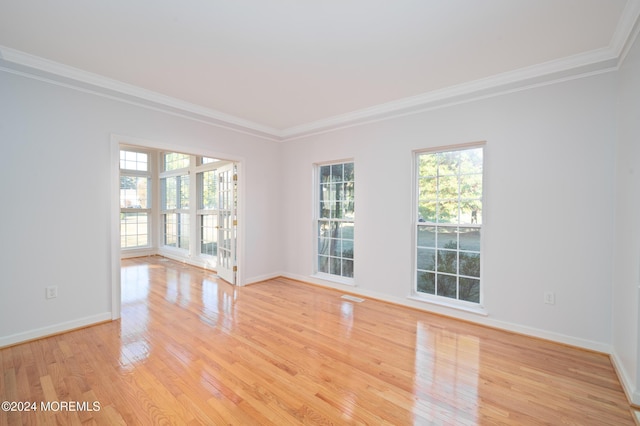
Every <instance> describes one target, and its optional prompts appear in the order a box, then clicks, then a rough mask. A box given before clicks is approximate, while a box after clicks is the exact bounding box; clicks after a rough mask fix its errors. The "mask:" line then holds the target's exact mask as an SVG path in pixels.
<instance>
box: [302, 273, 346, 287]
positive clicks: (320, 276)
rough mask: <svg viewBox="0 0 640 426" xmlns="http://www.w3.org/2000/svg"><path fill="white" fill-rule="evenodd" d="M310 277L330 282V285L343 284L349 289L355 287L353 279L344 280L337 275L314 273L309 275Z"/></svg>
mask: <svg viewBox="0 0 640 426" xmlns="http://www.w3.org/2000/svg"><path fill="white" fill-rule="evenodd" d="M311 277H313V278H316V279H319V280H323V281H330V282H332V283H337V284H344V285H348V286H351V287H354V286H355V285H356V282H355V280H354V279H353V278H345V277H339V276H337V275H331V274H323V273H322V272H319V273H315V274H313V275H311Z"/></svg>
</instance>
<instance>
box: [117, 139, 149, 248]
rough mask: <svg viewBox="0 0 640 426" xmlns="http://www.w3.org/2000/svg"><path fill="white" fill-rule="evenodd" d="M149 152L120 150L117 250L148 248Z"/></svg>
mask: <svg viewBox="0 0 640 426" xmlns="http://www.w3.org/2000/svg"><path fill="white" fill-rule="evenodd" d="M149 159H150V156H149V153H148V152H143V151H137V150H134V149H121V150H120V247H121V248H122V249H135V248H143V247H149V246H150V245H151V238H150V229H151V220H150V218H151V166H150V162H149Z"/></svg>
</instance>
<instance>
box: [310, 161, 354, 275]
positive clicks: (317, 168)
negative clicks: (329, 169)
mask: <svg viewBox="0 0 640 426" xmlns="http://www.w3.org/2000/svg"><path fill="white" fill-rule="evenodd" d="M345 164H352V165H353V169H354V172H353V175H354V177H353V184H354V192H355V182H356V177H355V176H356V172H355V161H354V160H353V159H344V160H337V161H331V162H325V163H317V164H314V184H313V185H314V191H313V193H314V209H313V211H314V214H313V235H314V238H313V244H314V250H313V251H312V252H313V256H314V257H313V265H314V266H313V274H312V276H313V277H315V278H320V279H323V280H326V281H332V282H336V283H340V284H346V285H355V263H356V262H355V213H354V215H353V217H352V218H344V217H343V218H326V217H321V214H320V210H321V207H320V202H321V201H320V197H321V194H320V192H321V189H320V188H321V184H322V182H321V176H320V173H321V169H322V167H324V166H334V165H345ZM354 198H355V197H354ZM351 201H352V202H353V206H354V207H353V210H354V212H355V199H354V200H351ZM326 221H329V222H336V223H340V224H352V227H353V238H352V239H351V240H350V241H351V244H352V245H353V246H352V248H353V252H352V257H351V258H346V257H345V258H343V257H342V255H341V256H339V257H337V259H340V260H341V261H347V262H348V261H350V262H352V265H353V266H352V276H343V275H337V274H332V273H328V272H324V271H321V270H320V268H319V263H320V256H321V253H320V242H321V241H320V240H321V236H320V235H319V234H320V222H326ZM340 240H341V244H342V240H343V239H342V238H340ZM346 240H347V241H349V239H346ZM342 253H344V250H341V254H342ZM332 258H333V257H332Z"/></svg>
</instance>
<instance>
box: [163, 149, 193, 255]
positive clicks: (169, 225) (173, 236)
mask: <svg viewBox="0 0 640 426" xmlns="http://www.w3.org/2000/svg"><path fill="white" fill-rule="evenodd" d="M163 157H164V158H163V159H164V163H163V166H164V167H163V169H164V171H163V172H162V173H161V174H160V189H161V193H162V204H161V210H162V213H161V214H162V216H161V217H162V225H163V228H162V230H163V244H164V245H165V246H169V247H176V248H180V249H184V250H189V232H190V228H189V226H190V225H189V223H190V220H189V216H190V212H189V198H190V197H189V170H188V167H189V159H190V157H189V156H188V155H185V154H178V153H174V152H170V153H164V155H163Z"/></svg>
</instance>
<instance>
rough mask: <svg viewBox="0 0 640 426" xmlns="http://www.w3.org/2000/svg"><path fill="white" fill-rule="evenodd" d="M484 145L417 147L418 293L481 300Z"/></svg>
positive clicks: (468, 300)
mask: <svg viewBox="0 0 640 426" xmlns="http://www.w3.org/2000/svg"><path fill="white" fill-rule="evenodd" d="M482 168H483V148H482V147H481V146H476V147H472V148H469V147H466V148H464V149H451V150H446V151H438V152H419V153H417V155H416V171H417V207H418V212H417V224H416V225H417V226H416V243H417V244H416V252H415V254H416V280H415V291H416V293H417V295H433V296H440V297H444V298H450V299H457V300H461V301H465V302H472V303H476V304H477V303H480V295H481V292H480V236H481V231H482V207H483V205H482V203H483V200H482V176H483V175H482Z"/></svg>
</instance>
